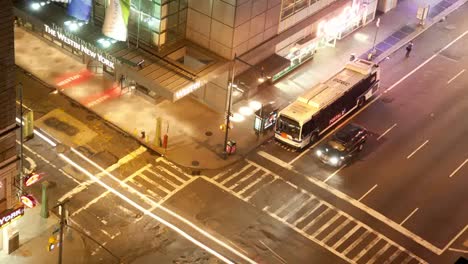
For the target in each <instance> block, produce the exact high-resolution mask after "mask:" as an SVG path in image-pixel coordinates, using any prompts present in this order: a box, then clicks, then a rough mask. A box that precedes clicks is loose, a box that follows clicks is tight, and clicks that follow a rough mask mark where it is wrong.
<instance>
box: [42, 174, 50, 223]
mask: <svg viewBox="0 0 468 264" xmlns="http://www.w3.org/2000/svg"><path fill="white" fill-rule="evenodd" d="M47 187H49V182H48V181H44V182H42V204H41V217H42V218H49V205H48V200H49V199H48V197H47Z"/></svg>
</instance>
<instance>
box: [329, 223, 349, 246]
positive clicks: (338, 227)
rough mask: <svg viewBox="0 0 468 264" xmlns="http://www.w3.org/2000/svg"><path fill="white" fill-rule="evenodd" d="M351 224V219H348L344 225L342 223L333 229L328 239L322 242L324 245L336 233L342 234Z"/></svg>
mask: <svg viewBox="0 0 468 264" xmlns="http://www.w3.org/2000/svg"><path fill="white" fill-rule="evenodd" d="M349 222H351V219H349V218H346V219H345V220H344V221H343V223H341V224H340V225H339V226H337V227H336V228H335V229H333V231H331V232H330V233H328V235H327V236H326V237H324V238H323V239H322V241H323V242H324V243H327V241H328V240H329V239H330V238H332V237H333V236H334V235H335V234H336V233H338V232H340V230H341V229H343V228H344V227H345V226H346V225H347V224H349Z"/></svg>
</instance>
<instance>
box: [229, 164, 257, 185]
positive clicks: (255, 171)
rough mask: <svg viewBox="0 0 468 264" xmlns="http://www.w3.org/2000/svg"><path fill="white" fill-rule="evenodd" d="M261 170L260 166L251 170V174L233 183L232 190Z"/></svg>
mask: <svg viewBox="0 0 468 264" xmlns="http://www.w3.org/2000/svg"><path fill="white" fill-rule="evenodd" d="M259 171H260V168H256V169H255V170H253V171H251V172H250V173H249V174H247V175H246V176H245V177H242V178H241V179H239V180H238V181H237V182H236V183H234V184H233V185H231V187H229V189H231V190H234V188H236V187H237V186H239V184H241V183H243V182H244V181H246V180H247V179H249V178H250V177H252V176H253V175H255V173H257V172H259Z"/></svg>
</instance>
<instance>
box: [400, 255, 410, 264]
mask: <svg viewBox="0 0 468 264" xmlns="http://www.w3.org/2000/svg"><path fill="white" fill-rule="evenodd" d="M412 259H413V257H411V255H408V256H407V257H406V258H405V259H404V260H403V261H402V262H401V264H406V263H408V262H410V261H411V260H412Z"/></svg>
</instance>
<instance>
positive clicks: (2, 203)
mask: <svg viewBox="0 0 468 264" xmlns="http://www.w3.org/2000/svg"><path fill="white" fill-rule="evenodd" d="M0 6H1V8H0V36H1V37H0V213H1V212H3V211H4V210H5V209H8V208H11V207H12V206H13V205H14V204H15V203H16V200H15V199H14V189H13V180H14V178H15V177H16V175H17V160H18V158H17V157H18V156H17V150H16V129H15V116H16V106H15V98H16V94H15V57H14V42H13V41H14V36H13V21H14V18H13V5H12V2H11V0H0Z"/></svg>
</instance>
